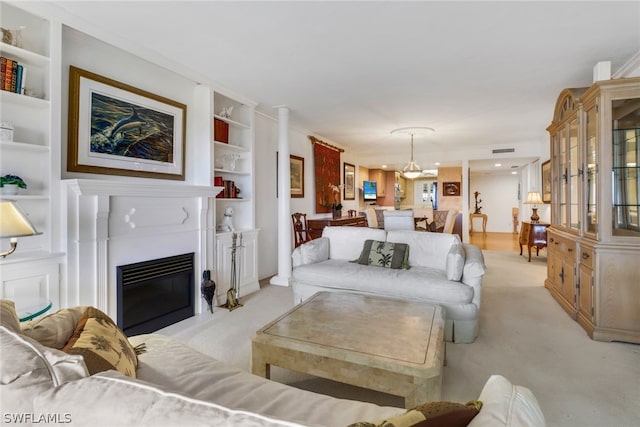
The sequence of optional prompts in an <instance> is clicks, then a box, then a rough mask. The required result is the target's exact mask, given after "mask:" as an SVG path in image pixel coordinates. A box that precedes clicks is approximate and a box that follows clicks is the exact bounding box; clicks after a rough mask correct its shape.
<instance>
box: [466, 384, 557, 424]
mask: <svg viewBox="0 0 640 427" xmlns="http://www.w3.org/2000/svg"><path fill="white" fill-rule="evenodd" d="M478 399H479V400H480V401H482V410H481V411H480V413H479V414H478V416H477V417H475V418H474V419H473V421H472V422H471V423H470V424H469V427H500V426H505V427H506V426H509V427H516V426H518V427H519V426H527V427H544V426H545V420H544V415H543V414H542V410H541V409H540V406H539V405H538V401H537V400H536V397H535V396H534V395H533V393H532V392H531V390H529V389H528V388H526V387H522V386H518V385H513V384H511V382H510V381H509V380H508V379H506V378H505V377H503V376H501V375H492V376H491V377H490V378H489V380H488V381H487V382H486V383H485V385H484V387H483V389H482V392H481V393H480V397H479V398H478Z"/></svg>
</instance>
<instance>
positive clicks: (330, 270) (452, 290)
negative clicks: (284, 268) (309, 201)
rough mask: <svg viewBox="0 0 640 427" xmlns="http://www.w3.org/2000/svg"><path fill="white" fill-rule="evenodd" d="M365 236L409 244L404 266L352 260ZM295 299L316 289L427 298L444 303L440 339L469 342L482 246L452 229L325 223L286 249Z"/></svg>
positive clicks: (477, 299)
mask: <svg viewBox="0 0 640 427" xmlns="http://www.w3.org/2000/svg"><path fill="white" fill-rule="evenodd" d="M368 239H371V240H375V241H387V242H394V243H406V244H408V245H409V260H408V261H409V266H410V268H409V269H389V268H382V267H378V266H371V265H362V264H358V263H355V262H351V261H353V260H356V259H357V258H358V257H359V256H360V253H361V251H362V248H363V245H364V242H365V241H366V240H368ZM292 265H293V272H292V275H291V280H290V282H291V286H292V288H293V295H294V300H295V303H299V302H301V301H304V300H306V299H307V298H309V297H310V296H312V295H313V294H315V293H316V292H319V291H349V292H361V293H368V294H375V295H383V296H389V297H396V298H408V299H415V300H421V301H427V302H431V303H434V304H438V305H440V306H442V307H444V309H445V312H446V320H445V339H446V340H447V341H452V342H456V343H470V342H473V341H474V340H475V338H476V336H477V335H478V313H479V310H480V297H481V290H482V278H483V276H484V273H485V272H486V266H485V264H484V257H483V256H482V251H480V249H479V248H478V247H477V246H475V245H470V244H463V243H461V242H460V238H459V237H458V235H457V234H446V233H428V232H421V231H406V230H393V231H385V230H379V229H373V228H365V227H325V229H324V230H323V233H322V237H320V238H318V239H315V240H312V241H310V242H307V243H305V244H303V245H301V246H299V247H297V248H296V249H295V250H294V251H293V254H292Z"/></svg>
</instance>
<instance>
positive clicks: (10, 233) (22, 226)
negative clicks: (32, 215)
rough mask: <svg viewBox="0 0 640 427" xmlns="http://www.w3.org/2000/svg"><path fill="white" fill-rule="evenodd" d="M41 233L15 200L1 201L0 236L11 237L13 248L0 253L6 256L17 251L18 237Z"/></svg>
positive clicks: (1, 255) (0, 255)
mask: <svg viewBox="0 0 640 427" xmlns="http://www.w3.org/2000/svg"><path fill="white" fill-rule="evenodd" d="M37 234H41V233H39V232H38V231H37V230H36V228H35V227H34V226H33V224H31V221H29V219H28V218H27V216H26V215H25V213H24V212H23V211H22V209H20V207H19V206H18V205H17V204H16V203H15V202H14V201H13V200H2V201H0V237H10V238H11V248H10V249H9V250H8V251H6V252H2V253H0V257H2V258H4V257H6V256H7V255H11V254H12V253H14V252H15V250H16V247H17V246H18V239H17V238H18V237H24V236H35V235H37Z"/></svg>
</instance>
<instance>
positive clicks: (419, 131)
mask: <svg viewBox="0 0 640 427" xmlns="http://www.w3.org/2000/svg"><path fill="white" fill-rule="evenodd" d="M431 132H435V131H434V130H433V128H430V127H426V126H414V127H406V128H398V129H394V130H392V131H391V134H392V135H393V134H396V133H399V134H408V135H411V160H409V163H407V165H406V166H405V167H404V169H403V170H402V173H403V174H404V176H405V177H407V178H409V179H414V178H417V177H419V176H420V174H422V168H421V167H420V166H419V165H418V164H417V163H416V162H415V160H413V136H414V135H426V134H427V133H431Z"/></svg>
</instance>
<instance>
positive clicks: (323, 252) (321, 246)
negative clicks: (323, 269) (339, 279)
mask: <svg viewBox="0 0 640 427" xmlns="http://www.w3.org/2000/svg"><path fill="white" fill-rule="evenodd" d="M300 257H301V260H302V264H315V263H316V262H321V261H326V260H328V259H329V239H328V238H327V237H319V238H317V239H313V240H311V241H309V242H306V243H305V244H304V245H301V246H300Z"/></svg>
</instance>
